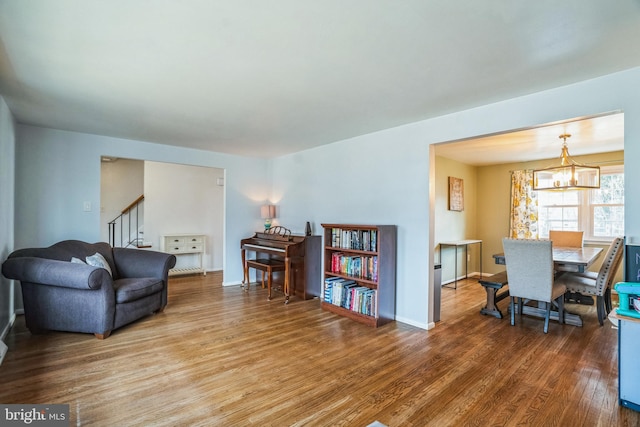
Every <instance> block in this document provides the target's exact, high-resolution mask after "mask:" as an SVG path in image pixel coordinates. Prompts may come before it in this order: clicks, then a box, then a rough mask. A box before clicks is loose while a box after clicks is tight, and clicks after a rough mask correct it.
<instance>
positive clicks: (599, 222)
mask: <svg viewBox="0 0 640 427" xmlns="http://www.w3.org/2000/svg"><path fill="white" fill-rule="evenodd" d="M593 235H594V236H595V237H609V236H622V235H624V207H623V206H595V207H594V208H593Z"/></svg>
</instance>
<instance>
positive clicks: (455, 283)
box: [440, 240, 482, 289]
mask: <svg viewBox="0 0 640 427" xmlns="http://www.w3.org/2000/svg"><path fill="white" fill-rule="evenodd" d="M474 244H477V245H479V246H480V277H482V240H455V241H452V242H440V261H442V248H443V247H454V248H455V250H456V255H455V258H454V261H453V265H454V266H453V268H454V271H453V289H458V248H459V247H462V246H464V255H465V256H464V278H465V279H466V278H467V277H468V275H469V270H468V267H469V263H468V262H467V259H468V258H467V254H468V253H469V245H474ZM445 286H446V285H445Z"/></svg>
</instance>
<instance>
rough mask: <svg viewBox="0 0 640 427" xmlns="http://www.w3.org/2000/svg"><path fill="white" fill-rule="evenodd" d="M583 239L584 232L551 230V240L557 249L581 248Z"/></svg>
mask: <svg viewBox="0 0 640 427" xmlns="http://www.w3.org/2000/svg"><path fill="white" fill-rule="evenodd" d="M583 238H584V232H583V231H564V230H549V240H551V241H552V242H553V246H555V247H558V246H562V247H567V248H581V247H582V246H583Z"/></svg>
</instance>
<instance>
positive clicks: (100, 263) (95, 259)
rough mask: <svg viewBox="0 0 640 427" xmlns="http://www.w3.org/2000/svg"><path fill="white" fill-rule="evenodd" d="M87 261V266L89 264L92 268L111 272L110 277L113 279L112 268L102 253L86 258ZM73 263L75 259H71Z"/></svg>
mask: <svg viewBox="0 0 640 427" xmlns="http://www.w3.org/2000/svg"><path fill="white" fill-rule="evenodd" d="M85 259H86V261H87V264H89V265H90V266H92V267H100V268H104V269H105V270H107V271H108V272H109V276H111V277H113V273H112V272H111V267H109V263H108V262H107V260H106V259H105V258H104V257H103V256H102V255H101V254H100V252H96V253H95V254H93V255H91V256H88V257H86V258H85ZM71 262H73V258H71Z"/></svg>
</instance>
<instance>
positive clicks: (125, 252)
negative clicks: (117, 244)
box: [113, 248, 176, 280]
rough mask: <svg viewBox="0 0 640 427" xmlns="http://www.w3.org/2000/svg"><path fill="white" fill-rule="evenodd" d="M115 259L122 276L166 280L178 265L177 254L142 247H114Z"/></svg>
mask: <svg viewBox="0 0 640 427" xmlns="http://www.w3.org/2000/svg"><path fill="white" fill-rule="evenodd" d="M113 259H114V261H115V264H116V268H117V269H118V274H119V276H120V278H133V277H156V278H158V279H162V280H166V279H167V275H168V274H169V269H171V268H173V267H174V266H175V265H176V257H175V255H171V254H167V253H164V252H157V251H148V250H142V249H129V248H113Z"/></svg>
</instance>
